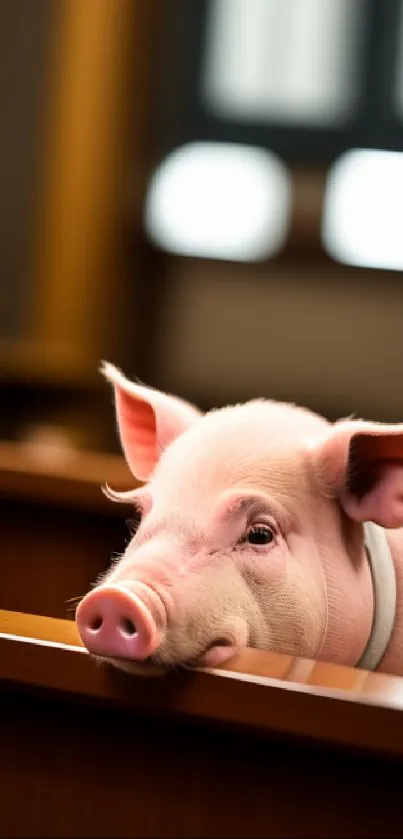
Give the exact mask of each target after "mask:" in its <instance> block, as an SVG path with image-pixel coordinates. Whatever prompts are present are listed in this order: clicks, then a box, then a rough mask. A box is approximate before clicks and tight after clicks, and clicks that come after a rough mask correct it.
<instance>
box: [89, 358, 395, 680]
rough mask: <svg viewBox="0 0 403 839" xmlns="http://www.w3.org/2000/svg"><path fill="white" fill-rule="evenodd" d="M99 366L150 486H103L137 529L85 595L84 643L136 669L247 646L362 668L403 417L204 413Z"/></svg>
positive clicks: (225, 654)
mask: <svg viewBox="0 0 403 839" xmlns="http://www.w3.org/2000/svg"><path fill="white" fill-rule="evenodd" d="M103 373H104V375H105V376H106V378H107V379H108V380H109V382H110V383H111V384H112V386H113V389H114V397H115V405H116V416H117V425H118V431H119V435H120V440H121V445H122V449H123V452H124V455H125V458H126V461H127V463H128V465H129V467H130V469H131V471H132V473H133V475H134V476H135V478H136V479H138V480H139V481H140V482H142V483H143V485H142V486H141V488H137V489H135V490H133V492H131V493H125V494H119V493H115V492H114V491H113V490H112V489H109V488H107V489H106V492H107V494H108V495H109V497H110V498H111V499H112V500H115V501H125V502H126V503H127V501H130V502H131V503H132V504H133V505H134V508H135V510H136V513H137V517H138V519H139V525H138V527H137V529H136V532H135V533H134V535H133V536H132V538H131V541H130V543H129V544H128V546H127V548H126V550H125V552H124V554H123V555H122V556H121V557H120V558H119V559H118V560H117V561H115V562H114V563H113V566H112V567H111V568H110V569H109V570H108V572H107V573H106V575H104V576H103V578H102V579H100V580H99V581H98V583H97V585H96V586H95V587H94V588H93V589H92V590H91V591H90V592H89V593H88V594H87V595H86V597H85V598H84V599H83V601H82V602H81V603H80V605H79V607H78V610H77V614H76V621H77V626H78V630H79V633H80V635H81V638H82V641H83V643H84V645H85V646H86V647H87V649H88V650H89V652H90V653H92V654H93V655H95V656H97V657H100V658H104V659H108V660H109V661H111V662H112V663H114V664H115V665H116V666H119V667H122V668H123V669H129V670H133V672H135V671H136V670H137V671H138V670H139V668H140V669H144V668H147V666H149V665H157V666H159V667H162V668H169V667H172V666H178V665H182V666H190V665H198V666H200V665H201V666H215V665H217V664H221V663H223V662H225V660H226V659H228V658H230V657H231V656H233V655H234V653H235V652H237V651H239V650H241V649H242V648H244V647H246V646H251V647H256V648H260V649H266V650H274V651H277V652H282V653H286V654H291V655H299V656H304V657H308V658H314V659H322V660H327V661H333V662H339V663H344V664H349V665H356V664H357V663H358V661H359V660H360V658H361V656H362V654H363V652H364V650H365V648H366V645H367V644H368V640H369V638H370V634H371V628H372V624H373V615H374V595H373V583H372V576H371V570H370V566H369V563H368V558H367V554H366V551H365V546H364V537H363V523H364V522H367V521H371V522H375V523H377V524H378V525H381V526H382V527H384V528H398V527H400V526H401V525H403V426H385V425H381V424H376V423H367V422H361V421H358V420H343V421H339V422H338V423H336V424H330V423H328V422H327V420H325V419H324V418H322V417H320V416H317V415H315V414H313V413H311V412H310V411H307V410H305V409H303V408H299V407H296V406H295V405H289V404H283V403H277V402H273V401H269V400H255V401H251V402H248V403H245V404H242V405H235V406H232V407H227V408H223V409H219V410H214V411H211V412H209V413H207V414H204V415H202V414H201V413H200V412H199V411H198V410H197V409H196V408H195V407H193V406H192V405H190V404H188V403H186V402H184V401H182V400H180V399H178V398H176V397H173V396H170V395H168V394H165V393H162V392H159V391H157V390H153V389H151V388H147V387H144V386H142V385H139V384H135V383H133V382H130V381H128V380H127V379H126V378H125V377H124V375H123V374H122V373H121V372H120V371H119V370H117V369H116V368H115V367H113V366H112V365H110V364H105V365H104V366H103Z"/></svg>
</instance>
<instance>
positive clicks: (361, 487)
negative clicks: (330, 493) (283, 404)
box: [310, 420, 403, 527]
mask: <svg viewBox="0 0 403 839" xmlns="http://www.w3.org/2000/svg"><path fill="white" fill-rule="evenodd" d="M310 448H311V451H312V452H313V453H314V456H315V459H316V462H317V465H318V466H319V469H320V474H321V475H322V477H323V478H324V479H325V481H326V482H328V484H329V485H330V486H331V487H332V488H333V489H334V490H335V492H336V494H337V495H338V497H339V499H340V502H341V504H342V506H343V507H344V509H345V511H346V513H347V515H348V516H350V518H352V519H353V520H354V521H359V522H364V521H373V522H375V523H376V524H380V525H381V526H382V527H402V526H403V425H383V424H382V423H371V422H361V421H358V420H348V421H347V420H346V421H341V422H338V423H336V424H335V425H334V426H332V428H331V430H330V431H329V432H327V434H325V436H324V438H323V439H322V440H319V441H316V442H315V443H314V444H313V445H312V446H311V447H310Z"/></svg>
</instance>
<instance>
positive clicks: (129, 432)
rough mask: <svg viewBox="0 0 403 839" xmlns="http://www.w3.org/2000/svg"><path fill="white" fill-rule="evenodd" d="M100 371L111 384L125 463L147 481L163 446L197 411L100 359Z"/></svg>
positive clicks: (137, 476) (198, 414) (197, 416)
mask: <svg viewBox="0 0 403 839" xmlns="http://www.w3.org/2000/svg"><path fill="white" fill-rule="evenodd" d="M101 373H102V374H103V375H104V376H105V378H106V379H107V380H108V381H109V382H110V383H111V384H112V385H113V388H114V392H115V406H116V417H117V423H118V430H119V436H120V440H121V443H122V448H123V452H124V455H125V458H126V461H127V464H128V466H129V468H130V470H131V472H132V473H133V475H134V476H135V478H137V479H138V480H140V481H147V480H148V479H149V478H150V476H151V474H152V472H153V471H154V468H155V466H156V465H157V463H158V460H159V458H160V455H161V454H162V452H163V451H164V449H165V448H166V447H167V446H168V445H169V444H170V443H172V442H173V441H174V440H175V438H176V437H179V435H180V434H182V433H183V432H184V431H186V429H187V428H189V427H190V426H191V425H192V424H193V423H194V422H195V421H196V420H197V419H199V418H200V416H201V414H200V412H199V411H198V410H197V409H196V408H194V407H193V405H190V403H188V402H184V401H182V400H181V399H178V398H177V397H175V396H170V395H168V394H167V393H162V392H161V391H158V390H153V389H152V388H148V387H144V386H143V385H138V384H135V383H134V382H130V381H129V380H128V379H126V378H125V376H124V375H123V373H121V372H120V370H118V369H117V368H116V367H114V366H113V364H108V363H106V362H104V363H103V364H102V366H101Z"/></svg>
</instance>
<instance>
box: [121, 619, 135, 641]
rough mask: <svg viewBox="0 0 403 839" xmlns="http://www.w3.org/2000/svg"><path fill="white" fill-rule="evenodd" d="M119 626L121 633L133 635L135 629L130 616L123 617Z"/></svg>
mask: <svg viewBox="0 0 403 839" xmlns="http://www.w3.org/2000/svg"><path fill="white" fill-rule="evenodd" d="M120 628H121V630H122V632H123V634H124V635H128V636H129V637H132V636H133V635H135V634H136V631H137V630H136V627H135V625H134V623H133V621H131V620H130V618H123V620H121V621H120Z"/></svg>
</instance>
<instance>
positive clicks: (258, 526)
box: [240, 521, 278, 551]
mask: <svg viewBox="0 0 403 839" xmlns="http://www.w3.org/2000/svg"><path fill="white" fill-rule="evenodd" d="M259 530H260V531H261V534H262V535H264V533H265V531H266V534H267V535H269V534H270V535H271V536H272V538H271V539H270V541H268V542H264V541H263V542H261V543H259V542H251V541H249V537H250V534H251V533H252V532H253V531H256V532H258V531H259ZM277 541H278V531H277V528H276V527H275V526H274V525H273V524H272V523H271V522H267V521H255V522H252V523H251V524H250V525H249V526H248V527H247V529H246V531H245V533H244V534H243V536H242V539H241V542H240V544H241V545H242V546H243V547H246V545H247V546H248V548H252V549H253V550H257V551H264V550H265V551H267V550H269V549H271V548H273V547H274V546H275V545H276V544H277Z"/></svg>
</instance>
